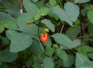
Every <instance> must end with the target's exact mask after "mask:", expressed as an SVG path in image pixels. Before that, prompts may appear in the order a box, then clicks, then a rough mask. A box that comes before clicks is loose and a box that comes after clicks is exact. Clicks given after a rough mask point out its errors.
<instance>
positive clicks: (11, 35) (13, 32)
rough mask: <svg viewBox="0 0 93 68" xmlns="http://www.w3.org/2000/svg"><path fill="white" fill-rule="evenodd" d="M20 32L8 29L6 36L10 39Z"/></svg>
mask: <svg viewBox="0 0 93 68" xmlns="http://www.w3.org/2000/svg"><path fill="white" fill-rule="evenodd" d="M17 33H18V32H17V31H14V30H7V31H6V36H7V37H8V39H10V40H11V39H12V37H13V36H15V35H16V34H17Z"/></svg>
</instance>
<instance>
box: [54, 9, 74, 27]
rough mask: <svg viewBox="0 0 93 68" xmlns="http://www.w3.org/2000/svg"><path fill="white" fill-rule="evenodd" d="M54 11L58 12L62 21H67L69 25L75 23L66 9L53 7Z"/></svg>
mask: <svg viewBox="0 0 93 68" xmlns="http://www.w3.org/2000/svg"><path fill="white" fill-rule="evenodd" d="M53 12H54V13H56V14H57V15H58V17H59V18H60V19H61V20H62V21H66V22H67V23H68V24H69V25H71V26H72V24H73V23H72V21H71V19H70V17H69V16H68V15H67V13H66V11H65V10H63V9H61V8H59V7H53Z"/></svg>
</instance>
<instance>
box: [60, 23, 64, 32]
mask: <svg viewBox="0 0 93 68" xmlns="http://www.w3.org/2000/svg"><path fill="white" fill-rule="evenodd" d="M62 23H63V22H62ZM63 28H64V24H63V25H62V28H61V30H60V33H62V31H63Z"/></svg>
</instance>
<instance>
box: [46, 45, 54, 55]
mask: <svg viewBox="0 0 93 68" xmlns="http://www.w3.org/2000/svg"><path fill="white" fill-rule="evenodd" d="M45 53H46V55H48V56H52V54H53V53H54V49H53V48H51V46H46V51H45Z"/></svg>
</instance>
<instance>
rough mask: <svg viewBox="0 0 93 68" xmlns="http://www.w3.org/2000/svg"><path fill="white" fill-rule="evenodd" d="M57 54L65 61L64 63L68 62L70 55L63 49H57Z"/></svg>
mask: <svg viewBox="0 0 93 68" xmlns="http://www.w3.org/2000/svg"><path fill="white" fill-rule="evenodd" d="M55 53H56V54H57V56H58V57H60V58H61V59H63V60H64V61H67V60H68V55H67V54H66V52H65V51H64V50H62V49H60V48H59V49H56V50H55Z"/></svg>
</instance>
